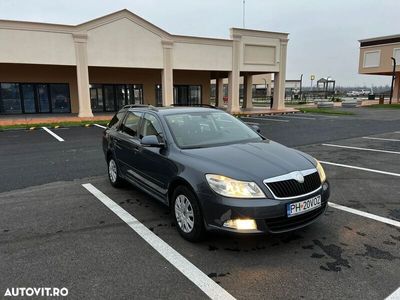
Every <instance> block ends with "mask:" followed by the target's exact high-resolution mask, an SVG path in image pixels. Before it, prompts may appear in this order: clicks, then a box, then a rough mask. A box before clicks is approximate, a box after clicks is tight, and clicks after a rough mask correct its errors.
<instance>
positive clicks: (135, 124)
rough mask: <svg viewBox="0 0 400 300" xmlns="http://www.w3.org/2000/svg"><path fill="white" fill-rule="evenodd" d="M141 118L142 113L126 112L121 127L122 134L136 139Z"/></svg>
mask: <svg viewBox="0 0 400 300" xmlns="http://www.w3.org/2000/svg"><path fill="white" fill-rule="evenodd" d="M141 117H142V113H140V112H137V111H133V112H132V111H130V112H128V114H127V116H126V118H125V120H124V123H123V124H122V126H121V130H122V132H124V133H126V134H128V135H130V136H132V137H136V136H137V134H138V130H139V124H140V118H141Z"/></svg>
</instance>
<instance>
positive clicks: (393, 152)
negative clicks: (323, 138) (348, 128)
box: [322, 144, 400, 154]
mask: <svg viewBox="0 0 400 300" xmlns="http://www.w3.org/2000/svg"><path fill="white" fill-rule="evenodd" d="M322 146H327V147H337V148H345V149H353V150H361V151H372V152H382V153H390V154H400V152H397V151H389V150H380V149H372V148H361V147H352V146H343V145H335V144H322Z"/></svg>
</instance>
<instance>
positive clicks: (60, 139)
mask: <svg viewBox="0 0 400 300" xmlns="http://www.w3.org/2000/svg"><path fill="white" fill-rule="evenodd" d="M42 128H43V129H44V130H45V131H46V132H47V133H49V134H50V135H52V136H53V137H54V138H55V139H57V140H58V141H59V142H64V139H63V138H61V137H60V136H58V135H57V134H55V133H54V132H53V131H51V130H50V129H48V128H47V127H42Z"/></svg>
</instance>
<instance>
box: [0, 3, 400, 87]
mask: <svg viewBox="0 0 400 300" xmlns="http://www.w3.org/2000/svg"><path fill="white" fill-rule="evenodd" d="M242 3H243V1H242V0H79V1H77V0H0V19H11V20H29V21H37V22H50V23H63V24H79V23H82V22H85V21H87V20H90V19H92V18H96V17H99V16H102V15H105V14H108V13H111V12H114V11H116V10H120V9H123V8H127V9H129V10H131V11H132V12H133V13H136V14H138V15H139V16H141V17H143V18H145V19H147V20H148V21H150V22H151V23H153V24H155V25H157V26H159V27H161V28H163V29H164V30H166V31H168V32H170V33H173V34H183V35H198V36H207V37H222V38H227V37H229V28H230V27H242V5H243V4H242ZM399 12H400V0H331V1H329V0H328V1H322V0H246V28H249V29H260V30H270V31H283V32H288V33H290V36H289V38H290V41H289V46H288V65H287V78H288V79H296V78H299V77H300V74H304V78H305V80H306V82H305V85H307V84H309V83H308V82H309V77H310V75H311V74H315V76H316V77H317V78H319V77H326V76H331V77H333V78H334V79H336V80H337V84H339V85H340V86H351V85H360V86H362V85H367V86H371V85H385V84H389V83H390V78H389V77H386V76H367V75H363V76H362V75H358V74H357V68H358V52H359V49H358V47H359V43H358V40H359V39H362V38H368V37H375V36H381V35H391V34H399V33H400V18H399Z"/></svg>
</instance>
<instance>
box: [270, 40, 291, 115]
mask: <svg viewBox="0 0 400 300" xmlns="http://www.w3.org/2000/svg"><path fill="white" fill-rule="evenodd" d="M287 43H288V39H281V46H280V57H279V72H276V73H274V101H273V102H274V103H273V104H272V109H276V110H277V109H284V108H285V81H286V52H287Z"/></svg>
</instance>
